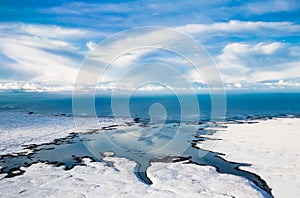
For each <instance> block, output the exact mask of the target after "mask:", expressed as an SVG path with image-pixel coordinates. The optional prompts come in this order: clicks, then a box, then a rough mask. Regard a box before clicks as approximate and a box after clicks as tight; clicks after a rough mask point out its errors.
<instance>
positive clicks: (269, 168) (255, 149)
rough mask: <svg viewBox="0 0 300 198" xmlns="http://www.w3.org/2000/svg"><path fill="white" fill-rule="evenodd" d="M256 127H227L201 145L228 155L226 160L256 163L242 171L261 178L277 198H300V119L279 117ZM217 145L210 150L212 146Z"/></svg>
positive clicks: (251, 125) (259, 121)
mask: <svg viewBox="0 0 300 198" xmlns="http://www.w3.org/2000/svg"><path fill="white" fill-rule="evenodd" d="M257 122H258V123H253V124H227V126H228V128H227V129H224V130H220V131H218V132H217V133H215V134H214V135H213V136H209V137H214V136H216V137H218V138H221V139H222V140H206V142H204V143H203V144H198V147H200V148H204V149H205V148H209V149H210V150H213V151H215V152H221V153H225V154H226V155H225V156H224V158H225V159H226V160H231V161H239V162H245V163H250V164H253V165H252V166H249V167H241V169H244V170H248V171H251V172H253V173H256V174H258V175H260V176H261V177H262V178H264V180H265V181H266V182H267V183H268V185H269V186H270V187H271V188H272V193H273V195H274V196H275V197H284V198H286V197H287V198H293V197H295V198H296V197H299V195H300V144H299V139H300V119H297V118H278V119H272V120H266V121H261V120H257ZM213 142H215V144H214V146H213V147H211V145H212V143H213Z"/></svg>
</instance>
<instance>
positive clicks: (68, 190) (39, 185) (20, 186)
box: [0, 157, 263, 198]
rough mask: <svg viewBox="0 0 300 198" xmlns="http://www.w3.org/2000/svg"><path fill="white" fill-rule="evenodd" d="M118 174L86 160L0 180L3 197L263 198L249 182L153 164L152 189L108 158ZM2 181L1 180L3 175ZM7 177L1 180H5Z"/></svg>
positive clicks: (209, 170) (125, 163)
mask: <svg viewBox="0 0 300 198" xmlns="http://www.w3.org/2000/svg"><path fill="white" fill-rule="evenodd" d="M106 160H109V161H114V162H115V164H114V165H115V168H113V167H107V166H104V164H103V163H96V162H90V161H89V160H88V159H87V160H86V163H87V166H84V167H83V166H76V167H75V168H73V169H71V170H69V171H65V170H63V169H62V168H61V167H52V166H50V165H45V164H40V163H39V164H35V165H32V166H31V167H29V168H26V172H25V174H24V175H22V176H18V177H13V178H5V179H2V180H0V186H1V190H0V191H1V196H3V197H62V196H64V197H96V196H97V197H218V198H222V197H224V198H225V197H231V198H232V197H249V198H250V197H251V198H252V197H263V196H262V195H261V194H260V193H259V192H258V191H257V190H256V189H255V187H253V185H252V184H250V183H249V182H248V181H247V180H245V179H243V178H241V177H237V176H233V175H226V174H219V173H217V172H216V170H215V169H214V168H213V167H209V166H197V165H194V164H182V163H173V164H165V163H154V164H153V165H152V166H151V167H150V168H149V177H150V178H151V179H152V181H153V185H151V186H149V185H146V184H144V183H141V182H140V181H138V180H137V177H135V175H134V174H133V172H132V170H133V168H134V166H135V163H134V162H132V161H129V160H127V159H124V158H115V157H107V158H106ZM0 176H1V175H0ZM2 177H3V175H2Z"/></svg>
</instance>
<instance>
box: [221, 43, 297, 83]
mask: <svg viewBox="0 0 300 198" xmlns="http://www.w3.org/2000/svg"><path fill="white" fill-rule="evenodd" d="M292 52H293V48H292V50H291V49H290V46H289V45H286V44H284V43H278V42H274V43H258V44H247V43H231V44H228V45H226V46H225V47H224V48H223V51H222V54H220V55H219V56H218V57H217V65H218V67H219V69H220V72H221V74H222V77H223V80H224V81H225V82H226V83H255V82H259V81H264V80H276V79H277V80H280V79H283V80H284V79H290V78H295V77H299V76H300V58H299V57H295V56H294V54H293V53H292Z"/></svg>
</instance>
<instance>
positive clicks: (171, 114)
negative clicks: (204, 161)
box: [0, 93, 300, 121]
mask: <svg viewBox="0 0 300 198" xmlns="http://www.w3.org/2000/svg"><path fill="white" fill-rule="evenodd" d="M186 97H187V98H188V97H189V96H186ZM197 99H198V104H199V108H200V118H199V119H200V120H209V119H210V116H211V97H210V95H208V94H202V95H201V94H200V95H197ZM155 103H160V104H161V105H163V106H164V108H165V109H166V111H167V112H166V113H167V115H168V117H167V120H175V121H176V120H180V115H181V109H180V107H181V106H180V103H179V101H178V98H177V97H176V96H167V95H162V96H136V97H132V98H130V100H129V112H130V115H131V117H139V118H141V119H149V108H150V106H151V105H152V104H155ZM95 109H96V113H97V116H99V117H112V116H113V113H112V110H111V98H110V97H109V96H96V97H95ZM0 111H2V112H3V111H21V112H34V113H39V114H50V115H53V114H66V115H72V95H70V94H49V93H1V95H0ZM288 115H294V116H299V115H300V93H247V94H245V93H244V94H227V95H226V119H227V120H232V119H246V118H249V117H268V116H274V117H278V116H288ZM119 116H122V115H119ZM124 116H125V113H124Z"/></svg>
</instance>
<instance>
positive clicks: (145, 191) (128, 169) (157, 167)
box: [0, 112, 300, 197]
mask: <svg viewBox="0 0 300 198" xmlns="http://www.w3.org/2000/svg"><path fill="white" fill-rule="evenodd" d="M2 113H3V112H2ZM8 114H9V115H11V117H9V119H11V120H14V119H16V120H18V118H20V119H22V121H20V120H19V121H18V122H19V123H18V124H16V125H14V124H13V125H14V126H15V128H11V129H10V130H9V132H11V134H9V132H6V133H3V132H4V131H5V130H7V129H8V128H7V127H8V126H9V125H8V126H5V127H6V128H5V127H3V126H2V128H1V130H0V131H1V132H2V136H3V135H5V134H6V135H8V134H9V136H6V137H5V136H3V137H5V138H3V140H5V141H2V142H1V147H0V148H2V150H1V154H3V153H5V154H8V153H16V152H20V151H25V152H26V151H28V150H26V149H25V147H24V146H22V145H23V144H24V142H25V143H31V144H33V143H35V144H41V143H46V142H50V141H53V139H55V138H62V137H66V136H67V135H69V134H70V133H72V132H74V130H76V129H75V125H74V123H73V122H72V118H70V117H64V116H59V117H57V116H45V115H39V114H27V113H12V112H11V113H8ZM30 119H32V121H34V120H35V119H37V120H38V121H37V123H38V125H35V127H37V129H36V130H33V128H32V126H31V125H32V124H33V123H34V122H30ZM39 119H42V120H39ZM278 120H279V121H281V124H280V125H278V124H274V123H273V122H275V123H276V121H278ZM295 120H297V122H296V123H295V122H293V121H295ZM6 121H8V120H6ZM40 121H42V122H40ZM58 121H61V122H58ZM102 121H104V122H103V123H102V124H103V126H105V125H107V126H108V125H110V124H112V121H111V120H109V119H107V120H105V119H104V118H103V119H102ZM123 121H124V120H123ZM2 122H3V120H2ZM119 122H120V123H121V122H122V120H119ZM269 122H272V123H271V124H270V123H269ZM9 123H10V125H11V124H12V123H11V122H9ZM247 123H248V124H247ZM249 123H251V124H249ZM35 124H36V123H35ZM223 125H225V128H224V127H221V128H220V127H219V126H216V127H212V130H215V131H216V132H214V133H212V134H210V135H206V136H204V137H207V138H205V140H204V141H201V142H199V143H198V144H196V146H198V147H200V148H203V149H209V150H212V151H215V152H218V153H224V154H225V155H224V156H223V155H222V156H220V157H222V158H224V159H226V160H229V161H235V162H242V163H249V164H253V165H251V166H241V167H239V168H240V169H243V170H245V171H249V172H253V173H256V174H258V175H259V176H261V177H262V179H264V180H265V181H266V182H267V184H268V185H269V186H270V187H271V188H273V189H272V194H273V195H274V196H275V197H282V192H283V193H284V192H285V190H284V187H282V188H280V187H279V188H278V186H277V185H278V182H279V181H280V179H282V178H279V179H278V178H277V177H275V179H274V175H272V174H273V173H274V171H273V172H272V171H270V169H271V168H274V167H273V166H272V163H270V158H267V157H265V158H264V160H261V159H262V157H261V155H258V154H259V152H260V149H259V148H258V147H256V146H255V145H252V144H253V140H256V139H257V138H259V139H260V140H262V141H265V142H266V143H268V141H269V143H270V137H268V134H265V133H260V131H261V130H263V129H261V127H262V126H261V125H263V126H265V127H272V126H273V127H275V128H276V129H283V127H289V129H291V130H292V131H293V132H294V133H297V132H296V131H297V128H299V126H300V119H299V118H275V119H269V118H268V119H260V120H251V121H250V122H248V121H237V122H236V123H235V124H233V122H228V123H225V124H224V123H222V126H223ZM269 125H271V126H269ZM47 127H48V129H47ZM93 127H95V128H97V127H98V126H91V125H90V124H89V122H88V121H87V120H86V119H85V121H83V124H82V126H81V127H80V128H81V129H85V130H86V131H87V132H88V131H89V130H91V129H92V128H93ZM226 127H227V128H226ZM232 127H233V128H234V127H237V128H238V129H235V130H232ZM251 127H254V128H251ZM104 128H105V127H104ZM244 128H245V130H244ZM247 128H250V129H251V130H252V131H255V133H249V130H250V129H247ZM24 129H27V130H25V132H26V136H25V134H24ZM51 129H52V130H51ZM206 129H207V130H209V128H206ZM241 130H242V131H244V132H246V134H244V133H239V131H241ZM32 131H33V133H32ZM34 131H37V132H36V133H35V132H34ZM232 131H233V132H235V133H237V134H235V133H233V132H232ZM247 131H248V133H247ZM263 131H264V130H263ZM255 135H256V136H259V135H263V136H260V137H256V136H255ZM264 135H265V136H264ZM296 135H299V133H297V134H296ZM13 136H15V137H13ZM11 137H13V138H12V139H11ZM215 137H217V138H215ZM298 137H299V136H298ZM266 138H267V139H266ZM278 138H280V140H282V139H283V138H282V137H279V136H278ZM265 139H266V140H265ZM295 139H296V138H295ZM295 139H294V138H291V140H289V142H285V143H287V145H286V144H283V145H281V147H280V145H279V144H278V142H277V143H276V144H272V145H273V147H267V148H265V150H262V152H263V154H268V155H271V154H272V152H275V153H276V152H278V149H279V150H281V151H282V152H281V153H280V154H283V153H284V152H285V146H289V143H290V141H293V140H295ZM244 142H249V143H251V144H250V145H249V144H243V143H244ZM212 144H215V145H214V147H211V145H212ZM207 145H209V148H207V147H205V146H207ZM228 145H231V147H230V146H228ZM245 145H246V146H245ZM247 146H248V147H247ZM3 148H7V149H4V150H3ZM249 148H252V150H251V149H249ZM255 148H258V149H255ZM298 148H299V147H298ZM24 149H25V150H24ZM230 149H232V150H233V151H231V150H230ZM247 149H248V150H247ZM29 151H30V150H29ZM270 153H271V154H270ZM294 153H295V154H298V153H297V147H295V148H294ZM252 154H254V158H253V157H252V158H250V159H249V158H246V156H251V155H252ZM255 156H258V158H255ZM294 157H297V156H290V157H287V160H295V159H297V158H294ZM106 159H109V161H113V162H114V167H108V166H105V165H104V164H103V163H99V162H92V161H90V160H89V159H84V164H85V165H84V166H76V167H74V168H73V169H71V170H68V171H65V170H63V168H62V167H54V166H51V165H47V164H43V163H37V164H33V165H31V166H30V167H26V168H21V170H22V171H23V170H24V171H25V170H26V171H25V173H24V175H21V176H17V177H12V178H5V179H4V178H3V177H4V176H5V175H4V174H1V175H0V180H1V181H0V183H1V185H2V186H4V187H5V188H6V189H7V191H6V192H4V193H8V194H7V195H9V194H11V193H12V194H13V195H15V196H23V195H25V196H26V194H27V195H28V196H29V194H30V193H33V194H35V195H36V196H40V195H41V193H46V194H47V195H49V194H53V193H54V194H55V195H59V194H61V193H66V194H70V195H71V193H72V191H73V190H74V188H78V186H81V188H80V189H81V190H82V191H84V192H85V193H84V194H82V195H84V196H85V195H93V194H97V193H100V191H101V192H105V193H106V194H107V196H109V194H110V192H112V191H118V192H120V193H121V194H123V195H125V196H129V195H130V196H134V195H136V196H138V195H139V196H142V195H144V196H148V197H155V196H158V195H159V194H161V193H162V194H163V195H165V196H167V197H168V196H169V197H171V196H174V195H177V196H187V197H193V196H195V194H196V195H197V196H200V197H207V196H217V197H270V196H269V195H268V194H266V193H265V192H264V191H262V190H261V189H259V188H257V186H256V185H255V184H253V183H252V182H251V181H250V180H247V179H246V178H243V177H238V176H234V175H229V174H221V173H218V171H217V170H216V168H214V167H212V166H199V165H196V164H187V161H186V162H185V161H182V162H177V163H160V162H155V163H152V164H151V166H150V167H149V169H148V176H149V177H150V178H151V180H153V185H151V186H149V185H145V184H143V183H141V182H140V181H139V180H138V179H137V178H136V177H135V176H134V174H133V173H132V169H133V168H134V166H135V165H136V163H135V162H133V161H130V160H128V159H126V158H119V157H106ZM278 159H281V158H277V156H276V155H274V156H273V157H272V158H271V160H273V161H276V160H278ZM266 160H267V161H266ZM268 160H269V161H268ZM266 162H267V163H266ZM261 163H262V164H264V165H265V167H261ZM299 164H300V163H299ZM294 165H295V167H294V168H296V169H297V163H296V162H295V164H294ZM264 168H265V169H264ZM289 170H291V171H294V172H295V170H294V169H292V168H291V169H289ZM284 171H285V169H284V168H281V169H280V167H279V169H277V173H279V174H282V173H284V174H285V172H284ZM298 171H299V166H298ZM95 172H97V174H99V178H98V179H97V178H94V175H95V174H94V173H95ZM107 172H109V173H110V174H109V175H106V173H107ZM195 173H197V174H195ZM295 173H296V174H294V175H297V174H298V172H295ZM74 175H76V177H74ZM47 177H49V178H56V179H55V180H57V181H59V182H58V183H57V184H56V183H55V184H54V183H53V182H52V181H47ZM203 177H204V178H206V179H203ZM37 178H39V179H37ZM285 179H290V178H285ZM296 179H297V178H296ZM87 181H89V182H87ZM292 181H294V182H297V181H296V180H295V179H294V180H292ZM298 181H299V180H298ZM32 182H33V183H32ZM69 182H71V184H70V185H69V184H68V183H69ZM86 182H87V184H86ZM280 182H282V180H281V181H280ZM27 183H31V184H32V187H30V186H28V184H27ZM101 183H102V184H103V183H104V184H106V186H105V185H104V186H103V185H101ZM12 184H13V185H12ZM44 184H45V185H44ZM73 184H74V185H78V186H76V187H75V186H73ZM285 184H287V185H289V186H293V184H292V185H290V184H288V183H285ZM38 185H44V186H47V188H41V189H38ZM122 185H125V188H124V189H121V186H122ZM280 185H282V183H280ZM62 186H63V187H62ZM109 186H110V187H109ZM114 186H116V187H114ZM134 186H139V190H137V189H136V188H135V187H134ZM296 187H298V186H296ZM16 189H17V191H16ZM86 189H90V190H86ZM37 190H38V191H40V192H35V191H37ZM76 192H77V191H76ZM289 192H291V193H293V191H292V190H290V191H289ZM77 193H79V194H78V195H80V191H78V192H77ZM295 193H297V192H296V189H295ZM12 194H11V195H12ZM277 195H279V196H277ZM289 197H293V196H289Z"/></svg>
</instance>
